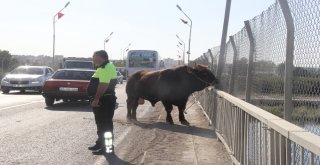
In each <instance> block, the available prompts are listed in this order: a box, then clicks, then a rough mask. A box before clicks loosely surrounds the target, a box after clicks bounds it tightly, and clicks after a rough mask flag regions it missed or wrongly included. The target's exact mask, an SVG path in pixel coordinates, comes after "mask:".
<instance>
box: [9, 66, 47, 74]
mask: <svg viewBox="0 0 320 165" xmlns="http://www.w3.org/2000/svg"><path fill="white" fill-rule="evenodd" d="M11 74H32V75H43V69H42V68H29V67H27V68H16V69H14V70H13V71H12V72H11Z"/></svg>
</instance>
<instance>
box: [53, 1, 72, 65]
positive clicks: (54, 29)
mask: <svg viewBox="0 0 320 165" xmlns="http://www.w3.org/2000/svg"><path fill="white" fill-rule="evenodd" d="M69 4H70V2H67V3H66V4H65V5H64V7H63V8H62V9H61V10H60V11H58V12H57V13H56V14H55V15H54V16H53V43H52V44H53V50H52V68H53V69H54V55H55V44H56V16H57V15H58V14H59V13H60V12H61V11H62V10H63V9H65V8H66V7H67V6H68V5H69Z"/></svg>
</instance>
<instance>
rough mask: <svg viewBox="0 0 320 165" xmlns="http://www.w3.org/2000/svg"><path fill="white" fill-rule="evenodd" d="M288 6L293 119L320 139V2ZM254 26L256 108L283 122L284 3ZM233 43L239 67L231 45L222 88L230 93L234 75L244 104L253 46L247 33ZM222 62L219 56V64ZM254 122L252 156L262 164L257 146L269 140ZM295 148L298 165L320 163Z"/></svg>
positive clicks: (298, 0) (295, 1) (293, 0)
mask: <svg viewBox="0 0 320 165" xmlns="http://www.w3.org/2000/svg"><path fill="white" fill-rule="evenodd" d="M287 1H288V3H289V8H290V12H291V15H292V17H293V21H294V26H295V27H294V29H295V33H294V35H295V36H294V38H295V40H294V44H295V45H294V68H293V79H292V82H293V89H292V92H293V100H292V101H293V107H294V109H293V114H292V117H293V120H294V122H295V123H296V124H297V125H299V126H301V127H303V128H304V129H305V130H308V131H310V132H312V133H314V134H316V135H319V136H320V51H319V50H320V49H319V48H320V46H319V45H320V1H319V0H287ZM249 22H250V26H251V29H252V33H253V38H254V61H253V70H252V74H253V76H252V82H251V83H252V86H251V89H252V90H251V103H253V104H255V105H257V106H259V107H260V108H262V109H264V110H267V111H269V112H271V113H273V114H275V115H277V116H279V117H283V112H284V77H285V63H286V46H287V43H286V42H287V41H286V37H287V27H286V21H285V19H284V15H283V13H282V10H281V7H280V4H279V2H278V1H276V2H275V3H274V4H272V5H271V6H270V7H269V8H268V9H267V10H265V11H263V12H262V13H261V14H260V15H258V16H256V17H254V18H253V19H251V20H249ZM233 38H234V41H235V45H236V50H237V52H238V54H237V56H236V60H235V62H236V63H233V56H234V52H233V47H232V44H231V43H230V41H229V42H228V43H227V45H226V53H225V56H224V58H225V59H224V60H223V62H224V65H222V66H224V68H223V72H222V77H221V79H220V83H221V89H222V90H224V91H226V92H228V90H229V88H230V79H231V75H234V79H235V83H234V86H233V87H234V91H233V95H235V96H236V97H239V98H241V99H244V98H245V91H246V83H247V82H246V78H247V74H248V73H247V68H248V61H249V60H248V59H249V51H250V42H249V38H248V34H247V31H246V29H245V28H242V29H241V30H240V31H239V32H238V33H236V34H235V35H233ZM217 52H218V51H217ZM218 53H219V52H218ZM218 58H219V57H218V56H217V58H216V59H218ZM217 61H218V60H217ZM215 66H217V65H215ZM233 66H234V67H235V68H236V69H235V74H231V71H232V67H233ZM214 68H215V69H216V67H214ZM231 85H232V84H231ZM202 103H203V104H206V103H205V102H202ZM249 123H250V125H249V126H250V127H249V128H250V129H249V134H250V135H252V137H250V138H249V141H250V143H251V144H250V145H249V148H253V149H249V150H248V154H249V158H253V159H252V161H253V162H254V163H256V162H260V160H257V159H256V155H261V153H259V152H260V151H259V150H257V152H253V151H256V150H255V148H259V147H260V148H261V146H259V145H262V144H258V143H257V144H256V143H254V142H256V139H259V138H265V137H263V135H262V134H261V133H259V132H261V128H262V126H261V125H259V122H258V125H257V123H256V121H255V120H254V119H253V120H250V122H249ZM229 140H230V139H227V141H229ZM228 143H229V142H228ZM230 144H231V143H230ZM266 147H268V146H266ZM262 148H263V146H262ZM291 148H292V150H291V153H292V155H294V157H293V158H294V159H293V160H292V161H293V162H295V163H296V164H298V163H300V164H311V162H312V161H313V162H314V164H320V157H319V155H313V156H310V155H311V152H310V151H308V150H306V149H303V148H301V147H300V146H299V145H298V144H295V143H294V142H292V143H291ZM266 150H269V149H268V148H266ZM302 157H303V159H302ZM311 159H314V160H311ZM300 161H302V162H300Z"/></svg>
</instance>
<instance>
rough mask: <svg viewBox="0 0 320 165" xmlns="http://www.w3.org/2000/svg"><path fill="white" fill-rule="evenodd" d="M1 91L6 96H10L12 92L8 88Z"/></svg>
mask: <svg viewBox="0 0 320 165" xmlns="http://www.w3.org/2000/svg"><path fill="white" fill-rule="evenodd" d="M1 90H2V92H3V93H4V94H8V93H9V92H10V90H9V89H8V88H2V89H1Z"/></svg>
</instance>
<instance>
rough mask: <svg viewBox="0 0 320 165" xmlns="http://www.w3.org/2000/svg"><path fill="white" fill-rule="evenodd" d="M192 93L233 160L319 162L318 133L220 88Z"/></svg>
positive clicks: (308, 164)
mask: <svg viewBox="0 0 320 165" xmlns="http://www.w3.org/2000/svg"><path fill="white" fill-rule="evenodd" d="M194 97H195V99H196V100H197V101H198V104H199V105H201V108H202V109H203V110H204V111H205V112H206V113H207V117H208V118H209V119H210V121H211V122H212V125H213V127H214V128H215V131H216V134H217V136H218V138H219V140H220V141H221V142H222V143H223V144H224V145H225V147H226V149H227V150H228V152H229V154H230V156H231V158H232V160H233V163H234V164H246V165H247V164H248V165H249V164H254V165H260V164H262V165H265V164H267V165H277V164H281V165H282V164H286V165H289V164H293V165H296V164H301V165H302V164H306V165H319V164H320V136H317V135H315V134H312V133H310V132H308V131H306V130H304V129H303V128H300V127H298V126H296V125H294V124H292V123H290V122H287V121H285V120H283V119H281V118H279V117H277V116H275V115H273V114H271V113H269V112H267V111H265V110H263V109H261V108H259V107H256V106H254V105H252V104H249V103H247V102H245V101H243V100H241V99H239V98H236V97H234V96H232V95H230V94H228V93H226V92H223V91H219V90H215V89H208V88H207V89H205V90H203V91H200V92H196V93H194Z"/></svg>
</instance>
